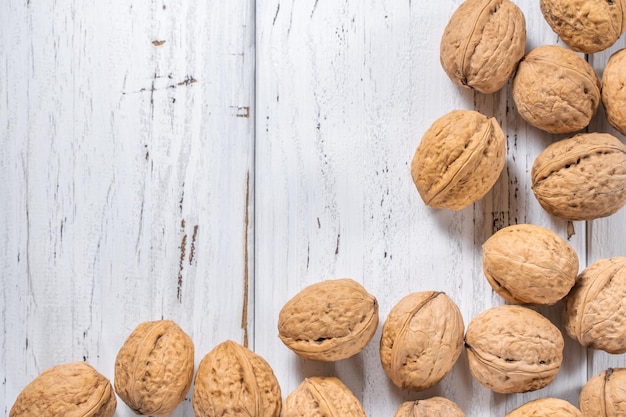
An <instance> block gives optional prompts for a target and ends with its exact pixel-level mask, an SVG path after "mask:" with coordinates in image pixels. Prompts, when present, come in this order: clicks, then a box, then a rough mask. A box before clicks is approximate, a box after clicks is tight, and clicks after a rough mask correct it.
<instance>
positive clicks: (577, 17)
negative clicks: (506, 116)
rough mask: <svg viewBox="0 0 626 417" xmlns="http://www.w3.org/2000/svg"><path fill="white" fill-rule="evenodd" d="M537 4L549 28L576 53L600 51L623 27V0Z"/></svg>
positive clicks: (625, 13) (545, 0)
mask: <svg viewBox="0 0 626 417" xmlns="http://www.w3.org/2000/svg"><path fill="white" fill-rule="evenodd" d="M540 7H541V12H542V13H543V17H544V18H545V19H546V21H547V22H548V24H549V25H550V27H551V28H552V30H553V31H554V32H555V33H556V34H557V35H559V37H560V38H561V39H562V40H563V42H565V43H566V44H567V46H569V47H570V48H572V49H573V50H574V51H577V52H584V53H586V54H593V53H595V52H600V51H603V50H605V49H607V48H608V47H610V46H611V45H613V44H614V43H615V41H617V39H619V37H620V36H621V35H622V33H624V30H625V29H626V1H625V0H608V1H607V0H541V2H540Z"/></svg>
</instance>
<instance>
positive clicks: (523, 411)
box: [506, 398, 583, 417]
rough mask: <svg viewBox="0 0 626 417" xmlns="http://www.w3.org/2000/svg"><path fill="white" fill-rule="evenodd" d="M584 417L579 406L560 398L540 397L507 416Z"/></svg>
mask: <svg viewBox="0 0 626 417" xmlns="http://www.w3.org/2000/svg"><path fill="white" fill-rule="evenodd" d="M557 416H558V417H583V416H582V414H581V413H580V410H578V408H576V407H574V406H573V405H572V404H570V403H568V402H567V401H565V400H562V399H560V398H540V399H538V400H533V401H529V402H527V403H526V404H523V405H522V406H521V407H518V408H516V409H515V410H513V411H511V412H510V413H509V414H507V415H506V417H557Z"/></svg>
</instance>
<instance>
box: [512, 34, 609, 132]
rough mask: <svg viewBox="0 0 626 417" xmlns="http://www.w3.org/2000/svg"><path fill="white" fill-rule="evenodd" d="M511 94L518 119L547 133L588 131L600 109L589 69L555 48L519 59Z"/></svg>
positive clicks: (570, 53) (596, 84)
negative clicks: (590, 123)
mask: <svg viewBox="0 0 626 417" xmlns="http://www.w3.org/2000/svg"><path fill="white" fill-rule="evenodd" d="M512 92H513V101H514V102H515V106H516V107H517V111H518V112H519V114H520V116H522V118H523V119H524V120H526V121H527V122H528V123H530V124H531V125H533V126H535V127H537V128H539V129H541V130H544V131H546V132H549V133H572V132H575V131H577V130H580V129H583V128H585V127H587V125H588V124H589V122H590V121H591V118H592V117H593V115H594V114H595V113H596V110H597V109H598V106H599V105H600V80H598V76H597V75H596V73H595V72H594V71H593V68H592V67H591V65H589V63H588V62H587V61H585V60H584V59H583V58H581V57H580V56H578V55H577V54H576V53H575V52H574V51H571V50H569V49H565V48H562V47H560V46H556V45H543V46H539V47H537V48H535V49H533V50H532V51H530V52H529V53H528V54H527V55H526V56H525V57H524V58H523V59H522V61H521V62H520V63H519V66H518V68H517V72H516V74H515V76H514V77H513V83H512Z"/></svg>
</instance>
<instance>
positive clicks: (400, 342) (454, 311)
mask: <svg viewBox="0 0 626 417" xmlns="http://www.w3.org/2000/svg"><path fill="white" fill-rule="evenodd" d="M464 330H465V328H464V324H463V316H462V315H461V312H460V311H459V308H458V307H457V306H456V304H455V303H454V301H452V299H451V298H450V297H448V296H447V295H446V294H445V293H443V292H438V291H424V292H415V293H412V294H409V295H407V296H405V297H404V298H402V299H401V300H400V301H399V302H398V303H397V304H396V305H395V306H394V307H393V308H392V309H391V311H390V312H389V315H388V316H387V319H386V320H385V324H384V325H383V330H382V335H381V339H380V360H381V363H382V365H383V369H384V370H385V373H386V374H387V376H388V377H389V378H390V379H391V381H392V382H393V383H394V384H395V385H396V386H397V387H399V388H402V389H409V390H413V391H422V390H425V389H428V388H430V387H432V386H433V385H435V384H437V383H438V382H439V381H441V380H442V379H443V377H444V376H446V374H448V372H450V370H452V367H453V366H454V364H455V363H456V361H457V359H458V358H459V356H460V354H461V351H462V350H463V331H464Z"/></svg>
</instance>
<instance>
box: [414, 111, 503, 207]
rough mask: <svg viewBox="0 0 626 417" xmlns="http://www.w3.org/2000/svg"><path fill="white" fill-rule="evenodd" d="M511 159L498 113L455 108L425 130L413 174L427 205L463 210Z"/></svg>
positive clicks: (489, 187) (478, 196)
mask: <svg viewBox="0 0 626 417" xmlns="http://www.w3.org/2000/svg"><path fill="white" fill-rule="evenodd" d="M505 158H506V136H505V135H504V132H503V131H502V128H501V127H500V125H499V124H498V122H497V121H496V119H495V118H487V117H486V116H484V115H483V114H481V113H479V112H477V111H473V110H454V111H452V112H450V113H448V114H446V115H444V116H442V117H440V118H439V119H437V120H436V121H435V122H434V123H433V124H432V125H431V126H430V127H429V128H428V130H427V131H426V132H425V133H424V136H423V137H422V140H421V142H420V144H419V146H418V147H417V149H416V151H415V154H414V156H413V161H412V163H411V175H412V177H413V182H414V183H415V186H416V187H417V191H418V192H419V195H420V196H421V198H422V200H423V201H424V203H426V205H428V206H431V207H435V208H448V209H452V210H460V209H462V208H465V207H467V206H469V205H470V204H472V203H474V202H476V201H478V200H480V199H481V198H483V197H484V196H485V194H487V192H489V190H491V188H492V187H493V186H494V184H495V183H496V181H497V180H498V177H499V176H500V173H501V172H502V169H503V168H504V162H505Z"/></svg>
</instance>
